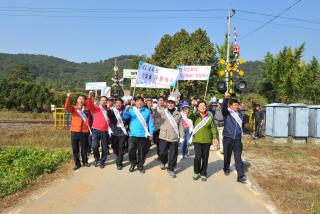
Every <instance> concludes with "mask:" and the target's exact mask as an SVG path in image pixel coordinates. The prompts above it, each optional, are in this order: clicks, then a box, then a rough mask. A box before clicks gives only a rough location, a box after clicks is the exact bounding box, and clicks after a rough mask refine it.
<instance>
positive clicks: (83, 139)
mask: <svg viewBox="0 0 320 214" xmlns="http://www.w3.org/2000/svg"><path fill="white" fill-rule="evenodd" d="M87 145H88V134H85V133H82V132H71V146H72V156H73V160H74V164H75V165H77V166H80V165H81V164H80V157H79V153H80V151H81V160H82V163H88V156H87Z"/></svg>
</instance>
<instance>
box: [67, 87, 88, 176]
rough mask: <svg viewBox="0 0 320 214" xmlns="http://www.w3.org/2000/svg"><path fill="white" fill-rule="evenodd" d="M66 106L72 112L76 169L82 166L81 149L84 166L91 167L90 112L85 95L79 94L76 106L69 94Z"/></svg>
mask: <svg viewBox="0 0 320 214" xmlns="http://www.w3.org/2000/svg"><path fill="white" fill-rule="evenodd" d="M65 108H66V110H67V111H69V112H70V113H71V121H72V122H71V128H70V131H71V146H72V154H73V160H74V168H73V169H74V170H77V169H79V168H80V167H81V163H80V159H79V153H80V150H81V160H82V163H83V166H86V167H89V166H90V165H89V164H88V157H87V145H88V135H89V133H90V132H91V129H90V124H91V121H90V116H89V114H90V112H89V111H88V109H87V108H86V107H85V97H84V96H82V95H79V96H78V97H77V103H76V105H75V106H72V105H71V93H68V94H67V99H66V102H65Z"/></svg>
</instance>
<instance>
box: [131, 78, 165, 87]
mask: <svg viewBox="0 0 320 214" xmlns="http://www.w3.org/2000/svg"><path fill="white" fill-rule="evenodd" d="M131 87H132V88H134V87H137V88H165V89H168V88H170V85H158V84H137V85H136V79H131Z"/></svg>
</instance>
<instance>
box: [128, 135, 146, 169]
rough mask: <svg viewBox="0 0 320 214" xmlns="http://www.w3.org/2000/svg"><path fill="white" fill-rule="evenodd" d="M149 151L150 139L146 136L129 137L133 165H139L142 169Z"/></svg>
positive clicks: (130, 156) (130, 158)
mask: <svg viewBox="0 0 320 214" xmlns="http://www.w3.org/2000/svg"><path fill="white" fill-rule="evenodd" d="M147 153H148V140H147V138H146V137H132V136H130V138H129V161H130V163H131V165H138V169H142V168H143V165H144V162H145V159H146V155H147Z"/></svg>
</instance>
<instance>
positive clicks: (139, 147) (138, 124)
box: [123, 96, 154, 173]
mask: <svg viewBox="0 0 320 214" xmlns="http://www.w3.org/2000/svg"><path fill="white" fill-rule="evenodd" d="M123 118H124V119H126V120H129V121H130V137H129V161H130V163H131V166H130V168H129V171H130V172H133V171H134V169H135V167H136V166H137V165H138V170H139V171H140V172H141V173H145V170H144V162H145V159H146V155H147V153H148V145H149V144H148V140H149V141H152V135H153V132H154V123H153V121H152V115H151V111H150V110H149V109H148V108H146V107H145V106H144V99H143V98H142V97H141V96H137V97H135V106H134V107H132V106H130V105H128V106H126V109H125V110H124V112H123ZM137 152H138V158H137Z"/></svg>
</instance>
